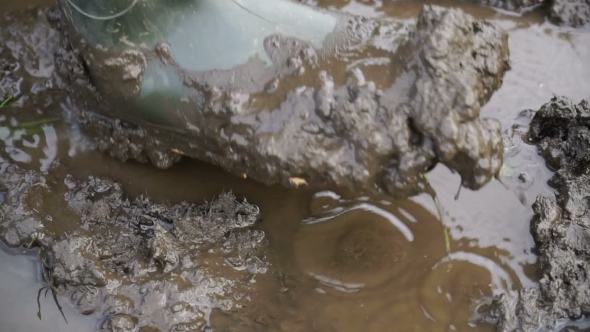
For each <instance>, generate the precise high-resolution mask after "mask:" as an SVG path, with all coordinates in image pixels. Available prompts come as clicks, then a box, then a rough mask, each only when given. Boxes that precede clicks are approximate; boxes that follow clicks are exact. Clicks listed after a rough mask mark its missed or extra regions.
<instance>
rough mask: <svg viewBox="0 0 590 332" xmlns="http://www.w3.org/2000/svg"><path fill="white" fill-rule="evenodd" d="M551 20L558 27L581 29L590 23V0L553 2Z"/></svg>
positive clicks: (550, 9) (550, 10)
mask: <svg viewBox="0 0 590 332" xmlns="http://www.w3.org/2000/svg"><path fill="white" fill-rule="evenodd" d="M548 16H549V20H551V21H552V22H553V23H555V24H558V25H566V26H572V27H581V26H584V25H587V24H588V23H590V1H589V0H553V1H552V2H551V7H550V8H549V13H548Z"/></svg>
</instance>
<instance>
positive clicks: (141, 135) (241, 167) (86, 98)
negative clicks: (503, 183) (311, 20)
mask: <svg viewBox="0 0 590 332" xmlns="http://www.w3.org/2000/svg"><path fill="white" fill-rule="evenodd" d="M70 15H72V14H71V13H67V12H64V13H63V16H64V18H65V20H66V22H69V21H70V20H71V18H70V17H69V16H70ZM339 15H340V20H341V21H342V25H343V26H342V27H341V28H340V30H342V31H344V32H338V31H337V32H335V36H333V37H330V38H331V39H335V40H336V41H337V42H336V44H335V46H334V47H333V48H334V49H336V50H338V52H332V51H330V50H329V48H330V47H328V46H326V48H328V49H327V50H326V49H322V50H317V55H316V56H314V57H313V59H307V58H306V57H305V56H304V55H305V54H316V50H315V49H313V48H310V46H309V45H305V44H304V43H301V42H300V41H292V40H290V39H289V38H286V39H285V38H283V37H276V38H277V39H276V40H275V41H274V43H275V44H277V45H281V47H278V48H277V49H276V50H274V49H273V50H270V51H269V52H270V54H271V55H273V59H274V58H276V60H273V61H274V63H273V65H272V66H271V67H270V69H265V70H263V71H261V72H258V71H257V70H256V68H257V67H256V66H255V65H254V64H248V65H247V66H246V67H244V68H241V67H240V68H236V69H235V70H236V71H235V72H234V74H233V75H235V77H246V78H249V77H251V78H252V79H246V80H245V81H244V83H243V84H242V83H240V82H238V81H239V80H238V81H236V82H235V84H234V83H232V84H228V82H229V81H224V77H225V76H228V75H225V72H224V71H223V70H221V71H220V70H216V71H214V72H215V77H217V76H219V77H220V78H219V79H217V81H211V78H210V77H211V75H210V74H211V73H209V72H204V73H191V72H188V71H186V70H184V69H182V67H181V66H180V65H179V64H177V63H176V62H175V60H174V58H173V57H171V55H170V54H169V51H168V52H166V51H165V47H163V46H159V47H156V50H147V51H146V50H141V52H140V51H139V50H138V51H133V52H132V51H127V52H126V53H124V54H122V55H121V54H108V53H106V52H104V51H102V50H100V49H98V48H95V47H94V46H92V45H89V44H88V43H87V42H86V41H85V40H83V39H81V37H80V36H78V35H77V34H75V32H74V31H73V29H71V27H70V29H68V32H69V37H68V38H69V39H67V40H66V41H65V44H64V48H63V49H66V48H67V47H68V45H69V44H71V45H72V46H73V48H72V49H71V50H68V51H66V52H61V51H60V52H58V55H57V57H58V60H57V62H58V63H59V65H58V69H59V70H60V72H61V73H62V74H63V75H64V77H68V78H69V83H70V84H69V86H71V91H70V93H71V95H72V96H74V100H75V104H77V105H79V107H80V112H78V120H79V121H80V123H81V125H82V126H83V128H85V130H86V132H87V133H88V134H89V135H90V136H93V137H96V138H97V139H98V147H99V149H100V150H101V151H104V152H108V153H109V154H110V155H112V156H115V157H117V158H119V159H120V160H124V161H125V160H130V159H131V160H137V161H140V162H148V161H151V162H152V163H153V164H155V165H156V166H158V167H160V168H167V167H170V166H171V165H172V164H174V163H175V162H177V161H178V160H179V159H180V156H181V155H185V156H190V157H194V158H197V159H200V160H205V161H207V162H210V163H212V164H214V165H218V166H221V167H222V168H224V169H225V170H226V171H229V172H231V173H233V174H234V175H237V176H242V177H247V178H251V179H254V180H256V181H259V182H262V183H264V184H267V185H272V184H275V183H279V184H282V185H284V186H287V187H299V186H307V187H310V188H316V189H317V188H321V187H325V186H326V185H337V186H340V187H343V188H347V189H348V190H354V191H356V192H363V193H368V194H387V195H390V196H393V197H397V198H404V197H408V196H412V195H416V194H419V193H422V192H426V191H427V187H428V186H427V182H426V180H425V178H424V176H423V174H424V173H426V172H428V171H429V170H431V169H432V168H433V167H435V166H436V164H437V163H439V162H440V163H442V164H444V165H446V166H447V167H449V168H450V169H452V170H453V171H456V172H458V173H459V174H460V175H461V178H462V181H461V184H462V185H463V186H464V187H467V188H470V189H479V188H481V187H482V186H484V185H485V184H486V183H488V182H489V181H490V180H491V179H493V178H494V176H497V174H498V172H499V170H500V167H501V165H502V141H501V138H500V126H499V123H498V122H497V121H496V120H493V119H482V118H480V116H479V113H480V110H481V107H482V105H484V104H485V103H486V102H487V101H488V100H489V99H490V97H491V96H492V94H493V92H494V91H495V90H497V89H498V88H500V87H501V85H502V78H503V76H504V73H505V72H506V71H507V70H508V69H509V60H508V57H509V50H508V41H507V34H506V33H505V32H503V31H502V30H501V29H500V28H498V27H496V26H495V25H494V24H492V23H490V22H487V21H479V20H476V19H475V18H473V17H472V16H470V15H467V14H465V13H464V12H462V11H461V10H459V9H445V8H442V7H438V6H430V5H428V6H424V8H423V10H422V12H421V13H420V15H419V17H418V21H417V24H415V25H414V24H406V23H399V22H394V21H391V20H380V21H376V20H372V19H368V18H362V17H358V16H350V15H345V14H339ZM61 29H62V31H63V30H64V29H63V27H62V28H61ZM340 35H342V36H340ZM339 36H340V37H339ZM271 38H275V37H274V36H273V37H271ZM330 38H328V39H330ZM273 40H274V39H273ZM70 42H71V43H70ZM68 43H69V44H68ZM289 45H291V46H289ZM293 45H294V46H293ZM271 51H272V52H271ZM134 52H135V53H134ZM138 52H139V53H138ZM275 55H276V56H275ZM376 55H379V56H378V57H377V56H376ZM293 56H294V57H295V58H293ZM80 59H82V62H80V61H79V60H80ZM293 59H295V60H296V61H294V60H293ZM152 60H153V61H157V62H158V63H160V64H161V65H162V66H165V67H166V66H171V67H170V68H172V70H177V71H180V72H182V73H183V77H184V78H183V84H184V85H185V87H187V88H189V90H190V91H192V92H191V95H190V96H188V95H187V98H188V99H186V98H184V99H186V100H189V99H190V100H193V99H194V98H196V102H192V101H191V102H190V103H188V104H186V103H185V105H182V103H180V102H179V101H176V100H171V101H170V103H169V104H168V105H161V108H159V109H158V110H157V112H158V113H159V114H168V115H169V116H171V117H172V118H169V119H167V120H166V121H158V123H157V124H158V125H160V126H159V127H158V126H156V125H155V123H154V122H152V123H148V122H146V121H145V120H142V119H141V117H139V116H138V115H137V114H139V113H140V111H139V110H138V109H137V103H138V95H137V91H138V84H139V83H138V82H139V80H141V77H142V75H147V74H146V73H144V72H143V71H142V72H141V73H140V75H136V76H134V77H136V78H134V79H131V78H130V77H131V76H129V75H130V74H129V73H131V70H132V69H133V68H143V69H142V70H144V71H145V68H146V67H145V66H144V65H142V64H145V63H146V61H148V62H149V61H152ZM377 60H379V61H377ZM290 63H291V64H292V63H298V64H299V65H298V66H297V68H295V69H297V70H291V69H293V68H291V67H292V66H290V65H289V64H290ZM109 64H111V65H109ZM248 66H249V67H248ZM290 68H291V69H290ZM269 70H270V74H272V75H269V73H268V71H269ZM384 72H385V73H386V75H383V73H384ZM277 73H278V75H277ZM233 75H232V76H231V77H233ZM228 77H229V76H228ZM275 79H276V80H277V81H276V82H277V83H278V88H277V89H278V90H276V89H274V88H273V89H271V90H270V92H269V90H268V89H266V85H267V83H268V84H270V83H272V82H274V80H275ZM232 82H233V79H232ZM252 82H257V83H256V84H253V83H252ZM107 83H108V86H110V88H107V87H106V86H107ZM109 89H110V90H109ZM99 91H100V93H99ZM126 91H127V92H129V93H127V92H126ZM195 96H196V97H195ZM181 99H182V98H181ZM261 105H263V106H261ZM273 105H276V106H273ZM115 119H117V120H115ZM119 119H120V120H119ZM162 122H167V123H168V125H166V124H162ZM174 124H179V125H177V127H175V126H176V125H174ZM178 126H180V127H178Z"/></svg>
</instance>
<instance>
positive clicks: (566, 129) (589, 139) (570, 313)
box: [493, 97, 590, 331]
mask: <svg viewBox="0 0 590 332" xmlns="http://www.w3.org/2000/svg"><path fill="white" fill-rule="evenodd" d="M589 118H590V105H589V104H588V101H586V100H583V101H582V102H580V103H579V104H575V103H574V102H572V101H571V100H569V99H568V98H564V97H555V98H553V99H552V100H551V101H550V102H549V103H547V104H545V105H543V106H542V107H541V108H540V109H539V110H538V111H537V112H536V113H535V116H534V117H533V120H532V122H531V124H530V130H529V132H528V139H529V140H530V142H531V143H534V144H536V145H537V146H538V147H539V152H540V154H541V155H542V156H543V157H544V158H545V160H546V162H547V165H548V166H549V167H550V168H551V169H554V170H556V173H555V175H554V176H553V177H552V178H551V179H550V180H549V184H550V185H551V186H552V187H553V188H555V189H556V192H555V196H554V197H552V196H539V197H537V200H536V201H535V203H534V205H533V211H534V213H535V216H534V217H533V219H532V221H531V233H532V234H533V238H534V239H535V242H536V244H537V250H538V252H539V264H540V266H541V270H542V274H543V276H542V278H541V279H540V281H539V288H538V289H537V288H533V289H524V290H520V291H510V292H508V293H506V294H504V295H501V296H499V297H498V298H496V299H495V303H494V305H495V310H494V312H493V316H494V318H497V319H498V320H499V330H500V331H515V330H522V331H547V330H555V329H556V328H557V327H559V326H560V325H563V322H564V321H567V320H570V319H571V320H577V321H579V325H581V326H585V327H587V328H590V322H589V321H588V320H587V319H585V318H586V317H588V315H589V314H590V298H589V294H590V290H589V289H588V287H589V286H588V284H589V283H588V282H589V281H588V277H587V276H588V273H589V271H590V270H589V269H590V265H589V264H588V254H589V251H588V250H589V247H588V246H589V245H590V242H589V240H590V238H589V237H588V235H589V234H588V228H589V227H590V224H589V223H590V219H589V215H588V203H589V202H590V178H589V177H588V176H589V174H590V155H589V153H588V147H589V146H590V132H589V124H590V123H589V120H588V119H589Z"/></svg>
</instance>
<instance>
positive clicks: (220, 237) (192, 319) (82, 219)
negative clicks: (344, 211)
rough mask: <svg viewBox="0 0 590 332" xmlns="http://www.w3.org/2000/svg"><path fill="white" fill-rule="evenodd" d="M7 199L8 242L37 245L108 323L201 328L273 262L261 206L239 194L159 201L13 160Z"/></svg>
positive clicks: (2, 234) (2, 224) (52, 272)
mask: <svg viewBox="0 0 590 332" xmlns="http://www.w3.org/2000/svg"><path fill="white" fill-rule="evenodd" d="M0 197H1V200H0V203H1V204H0V215H2V217H3V218H2V219H1V220H0V240H2V241H4V242H5V243H7V244H8V245H9V246H12V247H17V246H21V247H37V248H38V250H40V251H41V255H40V257H41V259H42V264H43V266H44V269H45V270H46V273H47V277H46V281H48V282H50V283H52V284H53V285H54V286H55V287H57V288H59V291H60V292H61V293H63V294H65V295H66V296H69V297H70V299H71V301H72V303H73V304H74V306H76V307H77V308H78V309H79V312H80V313H82V314H86V315H88V314H92V313H97V314H98V315H99V316H103V317H104V318H103V320H102V323H101V324H100V325H101V326H99V327H101V328H104V329H107V330H109V331H113V332H114V331H117V332H123V331H128V332H131V331H137V329H138V328H140V327H144V328H151V330H150V331H195V330H201V329H203V328H206V327H207V325H208V323H209V316H210V314H211V311H212V310H214V309H219V310H223V311H229V310H232V309H237V308H240V307H242V306H244V305H247V303H248V302H249V301H250V300H249V295H250V294H252V292H253V291H255V289H256V287H257V286H256V283H254V282H253V281H254V280H255V278H256V275H257V274H261V273H266V271H267V269H268V268H269V264H268V262H267V261H266V260H265V250H266V239H265V234H264V232H262V231H258V230H254V229H252V228H251V226H252V225H253V224H254V223H255V222H256V221H257V216H258V213H259V210H258V208H257V207H256V206H254V205H252V204H249V203H248V202H247V201H245V200H244V201H238V200H237V199H236V197H235V196H234V195H232V194H231V193H222V194H220V195H219V196H218V197H216V198H215V199H214V200H213V201H212V202H209V203H206V204H204V205H201V206H197V205H194V204H188V203H181V204H176V205H172V204H156V203H153V202H151V201H150V200H149V198H147V197H138V198H135V199H131V198H128V197H126V195H125V194H124V193H123V190H122V188H121V185H120V184H118V183H115V182H113V181H110V180H108V179H102V178H95V177H90V178H88V179H87V180H85V181H77V180H75V179H73V178H72V177H70V176H68V177H67V178H65V180H59V179H57V178H56V177H53V176H52V175H51V172H50V173H49V174H42V173H40V172H37V171H27V170H23V169H21V168H18V167H17V166H9V167H8V169H7V170H6V172H4V173H3V174H2V175H0ZM55 197H58V198H59V199H57V201H56V199H55Z"/></svg>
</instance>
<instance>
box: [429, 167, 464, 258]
mask: <svg viewBox="0 0 590 332" xmlns="http://www.w3.org/2000/svg"><path fill="white" fill-rule="evenodd" d="M422 177H423V178H424V180H425V181H426V184H427V186H428V194H429V195H430V197H432V201H433V202H434V205H435V206H436V212H437V214H438V219H439V220H440V222H441V223H442V224H443V236H444V238H445V248H446V250H447V253H450V252H451V239H450V237H449V229H448V228H447V227H446V226H445V224H444V223H443V210H442V206H441V204H440V202H439V200H438V196H437V195H436V191H434V188H432V186H431V185H430V182H429V181H428V174H426V173H422ZM459 188H461V187H459ZM458 196H459V193H458V192H457V196H456V197H455V199H457V197H458Z"/></svg>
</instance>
